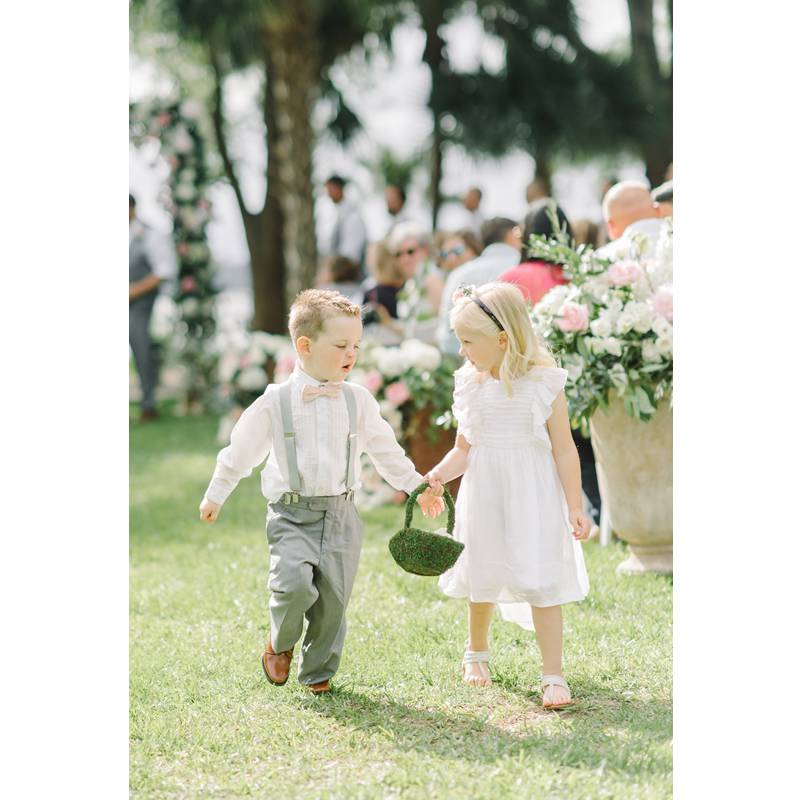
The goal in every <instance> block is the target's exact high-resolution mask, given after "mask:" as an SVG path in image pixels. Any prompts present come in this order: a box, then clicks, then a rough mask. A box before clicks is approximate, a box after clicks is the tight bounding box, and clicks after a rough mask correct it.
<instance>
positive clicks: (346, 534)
mask: <svg viewBox="0 0 800 800" xmlns="http://www.w3.org/2000/svg"><path fill="white" fill-rule="evenodd" d="M289 333H290V334H291V337H292V342H293V343H294V347H295V350H296V352H297V359H298V360H297V364H296V366H295V369H294V372H293V373H292V375H291V376H290V377H289V379H288V380H287V381H286V382H285V383H282V384H278V385H275V384H273V385H270V386H268V387H267V389H266V391H265V392H264V394H263V395H261V397H259V398H258V400H256V401H255V402H254V403H253V404H252V405H251V406H250V407H249V408H248V409H247V410H246V411H245V412H244V413H243V414H242V416H241V417H240V418H239V421H238V422H237V423H236V426H235V427H234V428H233V431H232V432H231V443H230V445H229V446H228V447H226V448H225V449H224V450H222V451H221V452H220V454H219V455H218V457H217V466H216V469H215V470H214V475H213V477H212V479H211V483H210V484H209V486H208V489H207V490H206V493H205V497H204V498H203V501H202V503H201V504H200V519H202V520H205V521H207V522H214V520H215V519H216V518H217V515H218V514H219V509H220V506H222V504H223V503H224V502H225V500H226V499H227V497H228V495H230V493H231V492H232V491H233V490H234V488H235V487H236V484H237V483H238V482H239V481H240V480H241V479H242V478H244V477H246V476H248V475H249V474H250V473H251V472H252V470H253V468H254V467H256V466H257V465H258V464H260V463H261V462H262V461H264V459H265V458H266V459H267V463H266V466H265V468H264V470H263V471H262V473H261V490H262V492H263V494H264V496H265V497H266V498H267V500H268V501H269V509H270V513H269V515H268V522H267V539H268V541H269V546H270V573H269V588H270V590H271V591H272V596H271V598H270V601H269V610H270V638H269V641H268V642H267V646H266V650H265V651H264V653H263V655H262V656H261V665H262V667H263V669H264V673H265V674H266V676H267V679H268V680H269V681H270V682H271V683H274V684H276V685H278V686H282V685H283V684H284V683H286V681H287V679H288V677H289V667H290V665H291V661H292V656H293V654H294V646H295V644H296V643H297V642H298V641H299V639H300V637H301V635H302V633H303V617H304V616H305V618H306V619H307V620H308V629H307V630H306V635H305V639H304V640H303V646H302V656H301V662H300V669H299V673H298V680H299V681H300V683H302V684H304V685H305V686H307V687H308V688H309V689H310V690H311V691H312V692H313V693H314V694H320V693H322V692H328V691H330V679H331V677H332V676H333V675H334V673H335V672H336V670H337V668H338V667H339V661H340V659H341V655H342V646H343V644H344V637H345V631H346V622H345V609H346V608H347V603H348V601H349V599H350V592H351V590H352V588H353V580H354V579H355V575H356V568H357V567H358V559H359V555H360V553H361V538H362V533H363V526H362V523H361V519H360V518H359V516H358V513H357V511H356V508H355V505H354V504H353V493H354V491H355V488H356V485H357V481H358V476H359V472H360V464H359V462H360V456H361V453H362V451H366V452H367V454H368V455H369V456H370V458H371V459H372V461H373V462H374V464H375V467H376V468H377V470H378V472H379V473H380V474H381V475H382V476H383V478H384V479H385V480H386V481H387V482H388V483H390V484H391V485H392V486H394V487H395V488H396V489H400V490H402V491H405V492H408V493H411V492H412V491H413V490H414V489H416V487H417V486H419V484H420V483H422V482H423V480H422V476H421V475H420V474H419V473H418V472H417V471H416V470H415V469H414V465H413V464H412V463H411V461H409V459H408V458H407V457H406V455H405V454H404V453H403V450H402V448H401V447H400V445H399V444H398V443H397V440H396V439H395V436H394V433H393V432H392V429H391V426H390V425H389V423H388V422H386V420H384V419H383V418H382V417H381V415H380V410H379V407H378V403H377V402H376V400H375V398H374V397H373V396H372V395H371V394H370V393H369V391H368V390H367V389H365V388H364V387H362V386H358V385H355V384H349V383H345V382H344V381H345V379H346V378H347V375H348V374H349V372H350V371H351V370H352V368H353V365H354V364H355V363H356V358H357V354H358V347H359V342H360V341H361V334H362V325H361V308H360V307H359V306H357V305H355V304H354V303H351V302H350V301H349V300H348V299H347V298H346V297H344V296H343V295H341V294H339V293H338V292H330V291H322V290H318V289H310V290H308V291H305V292H302V293H301V294H300V295H299V296H298V297H297V298H296V300H295V301H294V303H293V304H292V308H291V310H290V312H289ZM267 456H269V457H267ZM418 502H419V504H420V507H421V508H422V511H423V513H424V514H425V515H427V516H435V515H436V514H438V513H439V512H440V511H441V510H442V508H443V506H442V501H441V499H440V498H437V497H435V496H434V495H433V493H432V492H431V491H426V492H425V493H423V494H421V495H420V497H419V501H418Z"/></svg>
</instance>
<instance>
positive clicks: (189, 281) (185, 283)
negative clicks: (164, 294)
mask: <svg viewBox="0 0 800 800" xmlns="http://www.w3.org/2000/svg"><path fill="white" fill-rule="evenodd" d="M196 288H197V281H196V280H195V279H194V278H193V277H192V276H191V275H187V276H186V277H185V278H184V279H183V280H182V281H181V289H183V291H184V292H193V291H194V290H195V289H196Z"/></svg>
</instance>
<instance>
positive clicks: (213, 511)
mask: <svg viewBox="0 0 800 800" xmlns="http://www.w3.org/2000/svg"><path fill="white" fill-rule="evenodd" d="M219 509H220V506H219V503H214V502H212V501H211V500H207V499H206V498H203V502H202V503H200V519H201V520H203V522H214V520H215V519H216V518H217V516H218V515H219Z"/></svg>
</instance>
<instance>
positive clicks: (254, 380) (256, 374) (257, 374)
mask: <svg viewBox="0 0 800 800" xmlns="http://www.w3.org/2000/svg"><path fill="white" fill-rule="evenodd" d="M236 383H237V384H238V385H239V387H240V388H242V389H245V390H246V391H248V392H255V391H258V390H259V389H263V388H264V387H265V386H266V385H267V373H266V372H264V370H263V369H261V367H257V366H252V367H248V368H247V369H245V370H242V373H241V374H240V375H239V378H238V380H237V381H236Z"/></svg>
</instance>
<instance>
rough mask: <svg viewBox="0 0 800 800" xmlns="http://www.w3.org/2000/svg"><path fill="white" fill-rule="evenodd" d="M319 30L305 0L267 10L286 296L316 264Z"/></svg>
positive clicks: (309, 278)
mask: <svg viewBox="0 0 800 800" xmlns="http://www.w3.org/2000/svg"><path fill="white" fill-rule="evenodd" d="M317 31H318V24H317V20H316V18H315V16H314V12H313V11H312V9H311V8H310V7H309V3H307V2H305V1H304V0H300V1H299V2H297V3H296V5H295V6H294V7H293V9H292V10H291V11H288V12H287V13H279V12H276V11H269V12H267V13H266V16H265V20H264V45H265V48H266V55H267V58H268V62H269V66H270V74H269V78H270V79H271V83H272V91H273V97H274V100H275V123H276V126H277V132H278V140H277V142H275V141H274V140H273V144H272V147H271V150H272V152H273V153H274V156H275V163H276V165H277V177H278V194H279V198H280V207H281V212H282V213H283V218H284V226H283V232H284V239H283V252H284V258H285V264H286V281H285V293H286V299H287V300H291V299H292V298H294V296H295V295H296V294H297V293H298V292H299V291H301V290H302V289H305V288H308V287H309V286H311V285H312V283H313V280H314V275H315V273H316V269H317V245H316V231H315V226H314V191H313V181H312V163H311V162H312V153H313V147H314V132H313V129H312V127H311V110H312V104H313V100H314V95H315V90H316V87H317V83H318V79H319V72H320V66H319V59H318V52H319V47H318V43H317Z"/></svg>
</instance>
